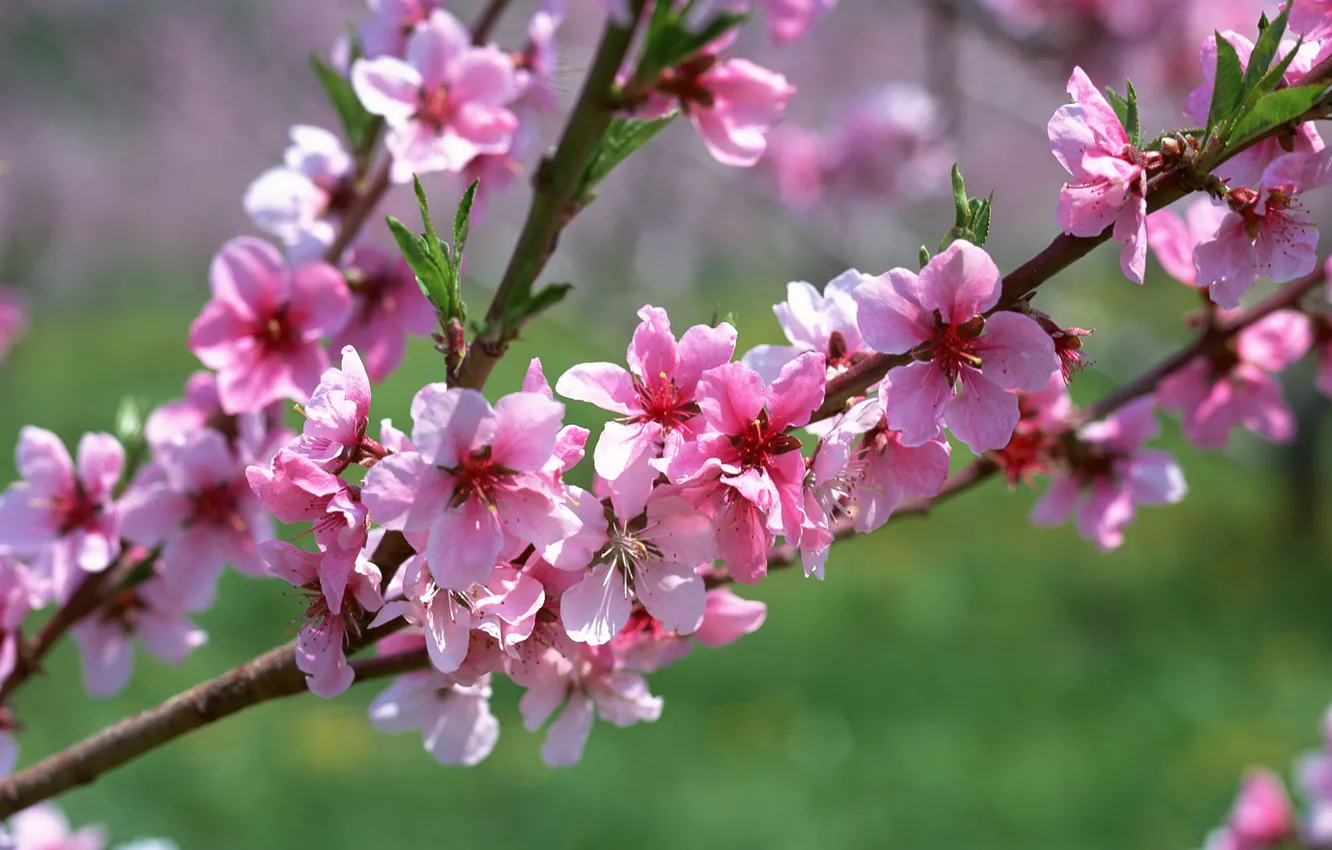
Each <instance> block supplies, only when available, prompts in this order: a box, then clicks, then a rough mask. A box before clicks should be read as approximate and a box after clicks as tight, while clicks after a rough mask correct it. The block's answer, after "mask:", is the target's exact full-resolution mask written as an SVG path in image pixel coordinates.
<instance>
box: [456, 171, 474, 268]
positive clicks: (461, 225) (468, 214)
mask: <svg viewBox="0 0 1332 850" xmlns="http://www.w3.org/2000/svg"><path fill="white" fill-rule="evenodd" d="M480 183H481V181H480V180H479V179H477V180H473V181H472V185H470V186H468V187H467V191H466V192H463V196H462V200H461V201H459V202H458V212H457V213H455V214H454V216H453V260H454V262H455V263H461V262H462V253H463V248H464V247H465V246H466V245H467V234H468V233H469V232H471V229H472V204H473V203H474V202H475V201H476V187H477V186H478V185H480Z"/></svg>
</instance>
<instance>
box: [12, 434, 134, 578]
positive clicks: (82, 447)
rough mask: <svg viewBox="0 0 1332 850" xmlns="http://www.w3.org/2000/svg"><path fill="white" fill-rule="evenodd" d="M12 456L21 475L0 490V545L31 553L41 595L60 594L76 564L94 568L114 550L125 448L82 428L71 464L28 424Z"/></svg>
mask: <svg viewBox="0 0 1332 850" xmlns="http://www.w3.org/2000/svg"><path fill="white" fill-rule="evenodd" d="M14 459H15V465H16V466H17V467H18V472H19V475H21V476H23V480H22V481H19V482H17V483H14V484H11V485H9V488H8V489H6V490H5V492H4V494H3V495H0V552H7V553H10V554H14V555H17V556H19V557H22V558H31V559H34V563H35V566H36V569H37V571H38V573H39V574H40V576H41V578H42V581H43V582H44V583H45V584H46V587H47V592H48V593H49V594H50V595H47V596H45V598H47V599H50V598H55V599H59V600H62V601H63V600H64V599H66V598H67V597H68V595H69V593H71V592H72V591H73V589H74V583H75V581H76V579H77V576H78V574H79V572H80V571H83V572H89V573H96V572H101V571H102V570H104V569H106V568H107V567H108V566H110V564H111V562H112V561H114V560H115V558H116V556H117V555H118V554H120V512H119V511H118V510H117V509H116V507H115V505H114V504H113V499H114V491H115V487H116V485H117V484H118V483H119V482H120V476H121V474H122V473H123V472H124V469H125V450H124V449H123V448H121V446H120V443H118V442H117V441H116V438H115V437H112V436H111V435H110V434H102V433H94V434H84V435H83V437H82V438H80V440H79V447H78V459H77V464H76V463H75V461H74V460H72V459H71V458H70V456H69V452H68V451H67V450H66V449H65V444H64V443H63V442H61V441H60V438H59V437H57V436H56V435H55V434H53V433H51V432H50V431H47V430H45V429H44V428H35V427H33V426H31V425H29V426H25V427H24V428H23V430H22V431H20V432H19V441H18V447H17V448H16V449H15V454H14Z"/></svg>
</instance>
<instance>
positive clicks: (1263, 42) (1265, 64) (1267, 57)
mask: <svg viewBox="0 0 1332 850" xmlns="http://www.w3.org/2000/svg"><path fill="white" fill-rule="evenodd" d="M1288 17H1290V4H1289V3H1287V4H1285V7H1284V8H1283V9H1282V10H1281V14H1279V15H1277V16H1276V20H1274V21H1272V22H1271V23H1269V24H1268V25H1267V26H1265V27H1262V29H1261V32H1260V33H1259V35H1258V41H1256V42H1255V43H1254V45H1253V52H1252V53H1251V54H1249V64H1248V67H1246V68H1245V69H1244V91H1245V93H1246V94H1247V93H1248V92H1250V91H1252V90H1253V89H1254V88H1256V87H1257V85H1258V81H1259V80H1261V79H1262V78H1263V76H1264V75H1265V74H1266V73H1267V69H1268V68H1269V67H1270V66H1271V64H1272V59H1273V58H1275V57H1276V55H1277V50H1279V49H1280V47H1281V37H1282V36H1283V35H1285V34H1286V19H1287V18H1288ZM1266 19H1267V16H1266V15H1263V20H1266ZM1260 26H1261V24H1260Z"/></svg>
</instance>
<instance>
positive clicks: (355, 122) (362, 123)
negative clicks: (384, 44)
mask: <svg viewBox="0 0 1332 850" xmlns="http://www.w3.org/2000/svg"><path fill="white" fill-rule="evenodd" d="M310 65H311V66H312V67H313V68H314V72H315V76H316V77H317V78H318V79H319V85H320V86H321V87H322V88H323V89H324V94H326V95H328V100H329V103H331V104H332V105H333V111H334V112H336V113H337V114H338V122H339V123H340V124H341V125H342V132H343V133H344V134H345V135H346V136H347V143H348V145H349V146H350V148H351V150H352V151H354V152H359V151H362V150H364V149H366V148H367V147H368V146H369V145H370V143H371V142H372V141H373V140H374V133H375V132H376V131H377V128H378V122H379V118H378V116H375V115H371V114H370V113H369V112H367V111H366V109H365V107H364V106H362V105H361V100H360V98H358V97H357V96H356V92H355V90H354V89H352V84H351V81H350V80H348V79H347V78H346V77H344V76H342V75H341V74H339V73H338V72H337V71H336V70H334V69H333V66H331V65H329V64H328V63H327V62H326V61H324V58H323V57H322V56H320V55H319V54H318V53H312V54H310Z"/></svg>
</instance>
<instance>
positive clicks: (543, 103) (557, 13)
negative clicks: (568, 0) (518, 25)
mask: <svg viewBox="0 0 1332 850" xmlns="http://www.w3.org/2000/svg"><path fill="white" fill-rule="evenodd" d="M552 5H554V6H561V5H562V4H549V3H548V4H546V8H542V9H538V10H537V12H536V14H534V15H533V16H532V19H531V20H530V21H529V22H528V24H527V46H526V47H525V48H523V52H522V55H521V57H520V58H519V60H518V70H517V72H516V79H517V82H518V88H519V90H520V91H521V92H522V94H521V95H520V96H519V102H520V103H522V104H525V105H529V106H531V107H532V108H533V109H554V108H555V105H556V101H557V99H558V95H559V91H558V88H557V85H556V82H555V74H556V72H557V71H558V70H559V64H560V54H559V44H558V43H557V42H556V40H555V33H556V31H557V30H558V29H559V28H560V24H562V23H564V10H563V9H562V8H551V7H552Z"/></svg>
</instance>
